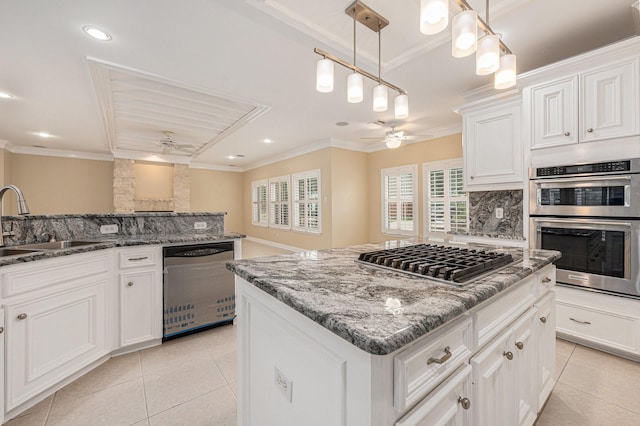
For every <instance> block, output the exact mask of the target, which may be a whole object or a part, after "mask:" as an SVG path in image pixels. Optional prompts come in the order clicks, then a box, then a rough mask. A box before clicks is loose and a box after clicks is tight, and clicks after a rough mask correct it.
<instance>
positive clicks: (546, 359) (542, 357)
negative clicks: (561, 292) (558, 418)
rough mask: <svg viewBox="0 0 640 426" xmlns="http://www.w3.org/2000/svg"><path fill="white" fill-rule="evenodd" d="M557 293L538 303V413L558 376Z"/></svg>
mask: <svg viewBox="0 0 640 426" xmlns="http://www.w3.org/2000/svg"><path fill="white" fill-rule="evenodd" d="M555 301H556V293H555V291H551V292H549V293H548V294H547V295H546V296H545V297H543V298H542V299H540V300H539V301H538V302H536V305H535V306H536V308H538V313H537V315H536V318H537V325H538V327H539V328H538V329H539V336H540V344H539V346H538V379H537V385H538V411H539V410H541V409H542V407H543V405H544V402H545V401H546V400H547V398H549V395H551V391H552V390H553V386H554V385H555V374H556V332H555V330H556V313H555Z"/></svg>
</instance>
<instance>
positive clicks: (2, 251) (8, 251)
mask: <svg viewBox="0 0 640 426" xmlns="http://www.w3.org/2000/svg"><path fill="white" fill-rule="evenodd" d="M35 252H37V250H25V249H17V248H13V247H3V248H0V257H6V256H19V255H21V254H29V253H35Z"/></svg>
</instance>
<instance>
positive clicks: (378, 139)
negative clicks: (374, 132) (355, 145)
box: [360, 136, 384, 141]
mask: <svg viewBox="0 0 640 426" xmlns="http://www.w3.org/2000/svg"><path fill="white" fill-rule="evenodd" d="M360 139H361V140H370V141H382V140H384V136H378V137H377V138H360Z"/></svg>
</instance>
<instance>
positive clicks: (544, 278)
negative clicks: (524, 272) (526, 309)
mask: <svg viewBox="0 0 640 426" xmlns="http://www.w3.org/2000/svg"><path fill="white" fill-rule="evenodd" d="M536 283H537V285H536V288H537V296H536V299H539V298H540V297H542V296H543V295H544V294H545V293H547V292H548V291H549V290H551V289H552V288H553V287H554V286H555V284H556V268H554V267H553V266H551V265H547V266H546V267H544V268H543V269H541V270H540V271H538V272H537V273H536Z"/></svg>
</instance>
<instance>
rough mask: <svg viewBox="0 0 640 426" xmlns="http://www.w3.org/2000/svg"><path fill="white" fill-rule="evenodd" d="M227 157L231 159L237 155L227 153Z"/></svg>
mask: <svg viewBox="0 0 640 426" xmlns="http://www.w3.org/2000/svg"><path fill="white" fill-rule="evenodd" d="M227 158H228V159H229V160H233V159H234V158H236V156H235V155H227Z"/></svg>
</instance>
